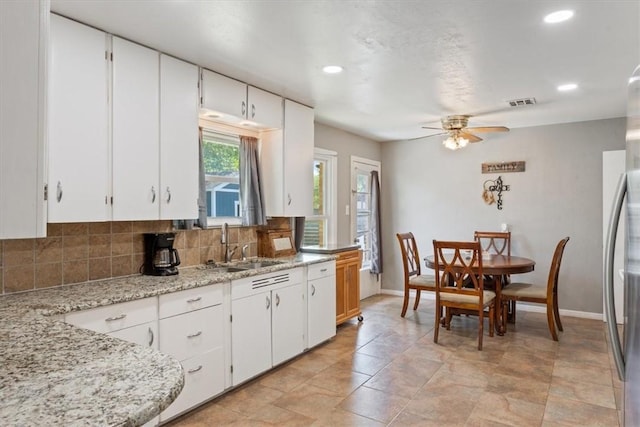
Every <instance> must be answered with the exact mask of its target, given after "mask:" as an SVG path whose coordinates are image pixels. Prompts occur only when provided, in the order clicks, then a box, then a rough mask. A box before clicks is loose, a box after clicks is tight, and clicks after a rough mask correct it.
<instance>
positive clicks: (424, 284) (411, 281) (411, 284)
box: [396, 233, 436, 317]
mask: <svg viewBox="0 0 640 427" xmlns="http://www.w3.org/2000/svg"><path fill="white" fill-rule="evenodd" d="M396 237H397V238H398V243H400V252H401V253H402V263H403V267H404V302H403V304H402V312H401V313H400V316H402V317H404V316H405V314H406V313H407V306H408V305H409V293H410V290H411V289H413V290H415V291H416V301H415V303H414V304H413V309H414V310H417V309H418V304H419V303H420V291H431V292H435V291H436V279H435V277H434V276H432V275H426V274H425V275H423V274H421V270H420V255H419V254H418V246H417V245H416V239H415V237H413V233H397V234H396Z"/></svg>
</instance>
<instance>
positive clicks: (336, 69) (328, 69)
mask: <svg viewBox="0 0 640 427" xmlns="http://www.w3.org/2000/svg"><path fill="white" fill-rule="evenodd" d="M342 69H343V68H342V67H341V66H339V65H327V66H325V67H322V71H323V72H325V73H327V74H338V73H341V72H342Z"/></svg>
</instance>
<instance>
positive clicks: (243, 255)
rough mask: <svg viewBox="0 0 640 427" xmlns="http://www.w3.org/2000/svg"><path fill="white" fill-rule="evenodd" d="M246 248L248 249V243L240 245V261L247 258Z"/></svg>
mask: <svg viewBox="0 0 640 427" xmlns="http://www.w3.org/2000/svg"><path fill="white" fill-rule="evenodd" d="M247 249H249V245H244V246H243V247H242V251H241V252H242V261H246V260H247Z"/></svg>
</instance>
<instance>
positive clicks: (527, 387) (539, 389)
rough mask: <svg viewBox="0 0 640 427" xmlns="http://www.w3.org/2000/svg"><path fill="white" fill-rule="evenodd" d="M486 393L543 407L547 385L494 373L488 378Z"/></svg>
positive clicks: (541, 382) (546, 394)
mask: <svg viewBox="0 0 640 427" xmlns="http://www.w3.org/2000/svg"><path fill="white" fill-rule="evenodd" d="M487 391H489V392H491V393H494V394H499V395H501V396H505V397H509V398H513V399H520V400H526V401H527V402H531V403H537V404H539V405H544V404H545V403H546V402H547V397H548V396H549V383H548V382H546V381H536V380H534V379H528V380H526V381H524V380H523V379H522V377H519V376H518V377H514V376H512V375H504V374H501V373H496V374H495V375H492V376H491V377H490V378H489V385H488V387H487Z"/></svg>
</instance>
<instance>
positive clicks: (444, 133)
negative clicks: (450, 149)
mask: <svg viewBox="0 0 640 427" xmlns="http://www.w3.org/2000/svg"><path fill="white" fill-rule="evenodd" d="M448 134H449V132H440V133H434V134H433V135H425V136H421V137H420V138H431V137H432V136H440V135H448Z"/></svg>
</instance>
